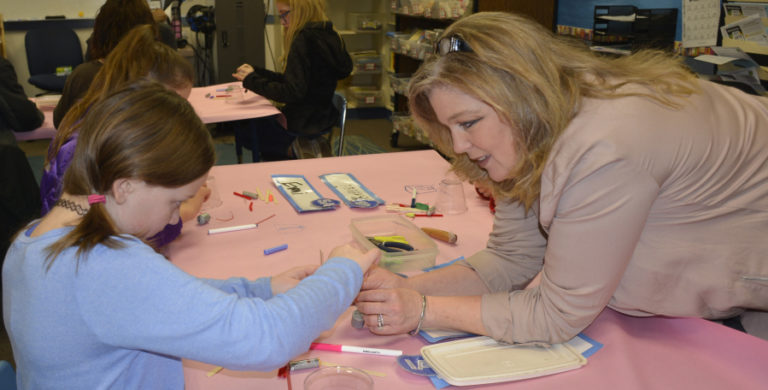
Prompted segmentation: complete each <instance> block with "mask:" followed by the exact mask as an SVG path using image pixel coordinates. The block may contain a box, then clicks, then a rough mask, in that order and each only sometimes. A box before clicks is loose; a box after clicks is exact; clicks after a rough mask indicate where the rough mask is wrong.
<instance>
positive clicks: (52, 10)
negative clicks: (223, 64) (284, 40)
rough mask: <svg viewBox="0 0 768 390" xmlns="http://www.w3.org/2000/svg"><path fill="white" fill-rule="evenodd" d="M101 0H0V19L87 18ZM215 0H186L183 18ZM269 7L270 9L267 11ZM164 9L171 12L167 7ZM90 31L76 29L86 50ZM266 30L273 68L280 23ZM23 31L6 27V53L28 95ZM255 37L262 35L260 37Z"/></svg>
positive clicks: (191, 37)
mask: <svg viewBox="0 0 768 390" xmlns="http://www.w3.org/2000/svg"><path fill="white" fill-rule="evenodd" d="M104 1H105V0H78V1H72V0H0V14H3V19H4V20H5V21H15V20H42V19H44V18H45V16H46V15H65V16H66V17H67V19H76V18H80V17H81V16H80V13H81V12H82V14H83V16H82V18H87V19H90V18H94V17H95V15H96V13H97V12H98V9H99V7H101V5H102V4H104ZM254 1H259V0H254ZM263 1H264V3H265V4H268V7H267V10H268V12H269V13H274V0H263ZM331 1H334V0H331ZM214 2H215V0H185V1H184V2H183V3H182V5H181V15H182V18H185V17H186V14H187V11H188V10H189V8H190V7H192V6H193V5H196V4H200V5H213V4H214ZM270 9H271V10H272V11H270ZM41 10H42V11H41ZM166 12H170V8H169V9H168V10H166ZM270 20H271V18H270ZM40 23H45V22H40ZM91 31H92V30H91V29H90V28H84V29H76V30H75V32H76V33H77V35H78V37H80V41H81V45H82V48H83V50H85V47H86V45H85V40H86V39H88V37H89V36H90V34H91ZM266 32H267V35H268V36H269V43H270V45H271V48H272V52H274V53H275V54H274V55H273V54H271V53H270V45H267V47H266V51H267V53H266V65H267V66H266V67H267V68H269V69H274V64H273V63H272V60H271V59H272V58H273V57H274V58H277V57H279V56H280V54H281V52H282V51H281V50H282V48H281V40H280V24H279V23H277V24H268V25H267V28H266ZM25 33H26V31H24V30H22V31H19V30H15V31H6V34H5V40H6V45H7V56H8V60H9V61H10V62H11V63H12V64H13V67H14V68H15V70H16V74H17V76H18V79H19V83H20V84H21V85H22V86H23V87H24V91H25V92H26V93H27V95H28V96H35V95H37V94H39V93H41V92H43V91H42V90H40V89H38V88H36V87H34V86H32V85H30V84H29V83H28V82H27V79H28V78H29V70H28V68H27V56H26V52H25V49H24V34H25ZM182 35H184V36H185V37H186V39H187V41H188V42H189V43H190V45H194V44H195V33H194V32H193V31H191V30H189V28H188V27H184V28H183V29H182ZM258 38H260V39H263V37H258ZM201 39H202V38H201Z"/></svg>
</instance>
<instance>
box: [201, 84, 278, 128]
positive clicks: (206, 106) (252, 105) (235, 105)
mask: <svg viewBox="0 0 768 390" xmlns="http://www.w3.org/2000/svg"><path fill="white" fill-rule="evenodd" d="M229 86H232V87H236V88H242V86H243V83H242V82H239V81H236V82H231V83H224V84H217V85H209V86H206V87H195V88H192V92H191V93H190V94H189V98H188V100H189V103H190V104H192V107H194V108H195V111H196V112H197V115H198V116H199V117H200V119H202V121H203V123H218V122H227V121H234V120H239V119H252V118H261V117H267V116H272V115H280V117H279V120H280V122H281V124H282V125H283V127H285V126H286V121H285V116H283V114H282V113H281V112H280V110H278V109H277V108H276V107H275V106H274V105H273V104H272V103H271V102H270V101H269V100H268V99H267V98H265V97H263V96H261V95H258V94H256V93H254V92H251V91H248V92H246V93H245V98H244V99H243V100H241V101H229V100H226V99H222V98H216V97H215V96H216V95H222V94H224V93H225V92H222V91H220V90H222V89H226V88H227V87H229ZM210 96H214V98H213V99H211V98H210Z"/></svg>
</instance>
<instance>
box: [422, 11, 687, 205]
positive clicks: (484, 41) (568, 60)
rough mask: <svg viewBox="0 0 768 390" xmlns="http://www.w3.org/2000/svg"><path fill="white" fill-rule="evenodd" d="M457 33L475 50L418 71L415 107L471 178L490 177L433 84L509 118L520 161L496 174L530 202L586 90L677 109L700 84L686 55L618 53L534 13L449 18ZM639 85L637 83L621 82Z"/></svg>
mask: <svg viewBox="0 0 768 390" xmlns="http://www.w3.org/2000/svg"><path fill="white" fill-rule="evenodd" d="M452 36H455V37H458V38H460V39H462V40H463V41H464V42H466V43H467V45H468V46H469V48H470V50H469V51H457V52H451V53H447V54H446V55H439V54H438V55H434V56H432V57H431V58H429V59H428V60H427V61H425V63H424V64H423V65H422V66H421V68H420V69H419V70H418V71H417V72H416V73H415V74H414V75H413V77H412V79H411V84H410V86H409V92H408V93H409V105H410V110H411V113H412V115H413V117H414V119H415V120H416V121H417V123H418V124H419V126H420V127H421V128H422V129H424V130H425V131H426V132H427V134H428V135H429V137H430V139H431V140H432V141H433V142H435V144H436V145H437V146H438V148H439V149H440V150H441V151H442V152H443V153H445V154H446V155H448V156H449V157H451V159H452V163H453V169H454V170H455V171H456V173H457V174H459V175H460V176H461V177H463V178H464V179H467V180H470V181H475V180H487V179H488V178H487V172H486V171H484V170H483V169H481V168H479V167H478V166H477V165H476V164H475V163H474V162H473V161H472V160H470V159H469V158H468V156H467V155H466V154H460V155H455V153H454V151H453V142H452V139H451V134H450V131H449V129H448V128H447V127H446V126H445V125H443V124H441V123H440V122H439V121H438V119H437V116H436V115H435V112H434V110H433V108H432V106H431V104H430V101H429V95H430V93H431V91H432V90H434V89H435V88H440V87H450V88H454V89H457V90H459V91H461V92H463V93H466V94H468V95H470V96H472V97H474V98H476V99H478V100H480V101H482V102H484V103H486V104H488V105H490V106H491V107H492V108H493V109H494V110H495V111H496V113H497V114H498V115H499V117H500V118H501V120H502V121H505V122H506V123H508V124H510V127H511V128H512V129H513V131H515V134H514V139H515V140H517V142H516V145H514V147H515V148H516V151H517V153H518V156H519V161H518V163H517V165H516V167H515V168H514V169H513V170H512V171H511V172H510V174H509V176H508V178H507V179H506V180H504V181H501V182H492V183H493V189H494V194H495V195H496V196H501V197H506V198H509V199H512V200H517V201H520V202H522V203H523V204H524V205H525V206H526V207H527V208H529V207H530V206H531V205H532V204H533V202H534V201H535V200H536V199H537V198H538V196H539V192H540V184H541V174H542V171H543V169H544V165H545V164H546V162H547V158H548V157H549V153H550V151H551V149H552V146H553V145H554V143H555V141H556V140H557V139H558V137H559V136H560V134H561V133H562V132H563V130H565V128H566V127H567V126H568V124H569V123H570V122H571V120H572V119H573V117H574V116H575V115H576V113H577V112H578V109H579V103H580V101H581V99H582V98H585V97H587V98H597V99H614V98H619V97H624V96H643V97H647V98H649V99H653V100H655V101H657V102H659V103H660V104H663V105H665V106H668V107H670V108H679V107H680V105H681V101H680V99H682V98H684V97H686V96H688V95H690V94H692V93H695V92H696V91H697V86H696V84H695V82H694V81H693V80H694V76H693V75H692V74H691V73H690V72H689V71H687V70H686V68H685V67H684V66H683V65H682V64H681V62H680V61H679V59H676V58H673V57H671V56H670V55H668V54H666V53H663V52H659V51H650V50H647V51H639V52H637V53H635V54H633V55H630V56H626V57H620V58H609V57H603V56H600V55H597V54H594V53H592V52H591V51H590V50H589V49H588V48H587V47H586V46H585V45H584V44H583V43H582V42H578V41H576V40H574V39H571V38H566V37H560V36H557V35H555V34H553V33H552V32H551V31H548V30H547V29H545V28H544V27H543V26H541V25H540V24H538V23H536V22H535V21H533V20H530V19H528V18H525V17H522V16H518V15H514V14H510V13H502V12H481V13H477V14H473V15H470V16H468V17H466V18H463V19H460V20H458V21H456V22H455V23H453V24H452V25H450V26H449V27H448V28H447V29H446V30H445V32H444V33H443V34H442V36H441V38H442V37H452ZM628 84H632V85H636V86H639V88H633V89H631V90H630V91H627V90H619V89H620V88H621V87H623V86H625V85H628Z"/></svg>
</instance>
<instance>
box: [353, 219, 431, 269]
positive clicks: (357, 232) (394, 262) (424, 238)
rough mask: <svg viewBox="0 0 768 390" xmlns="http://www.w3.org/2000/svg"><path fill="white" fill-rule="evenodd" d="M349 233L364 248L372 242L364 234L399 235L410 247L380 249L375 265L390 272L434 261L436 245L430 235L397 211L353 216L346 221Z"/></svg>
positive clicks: (429, 263)
mask: <svg viewBox="0 0 768 390" xmlns="http://www.w3.org/2000/svg"><path fill="white" fill-rule="evenodd" d="M349 229H350V230H352V235H353V236H354V237H355V239H356V240H357V241H358V242H359V243H360V245H362V246H363V247H364V248H366V249H373V248H376V246H375V245H374V244H373V243H371V242H370V241H369V240H368V237H376V236H402V237H404V238H405V240H406V241H407V242H408V244H409V245H411V246H412V247H413V249H414V250H413V251H403V252H382V253H381V259H380V260H379V266H381V267H383V268H386V269H388V270H390V271H392V272H406V271H417V270H421V269H424V268H428V267H432V266H434V265H435V258H436V257H437V245H436V244H435V241H433V240H432V238H431V237H429V236H428V235H426V233H424V232H423V231H421V229H420V228H419V227H418V226H416V225H414V224H413V223H412V222H411V221H409V220H407V219H405V218H403V217H402V216H400V215H392V214H390V215H379V216H373V217H363V218H354V219H352V222H351V223H350V225H349Z"/></svg>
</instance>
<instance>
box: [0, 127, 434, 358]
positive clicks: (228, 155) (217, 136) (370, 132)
mask: <svg viewBox="0 0 768 390" xmlns="http://www.w3.org/2000/svg"><path fill="white" fill-rule="evenodd" d="M211 130H212V134H213V135H214V141H215V142H216V149H217V154H218V156H219V159H218V162H217V164H219V165H221V164H234V163H236V160H235V153H234V136H233V135H232V134H231V133H228V132H227V131H226V130H221V129H219V128H213V127H212V128H211ZM391 134H392V122H390V121H389V120H388V119H352V120H348V121H347V124H346V135H345V140H348V142H345V148H344V150H345V154H359V153H384V152H399V151H407V150H418V149H425V148H426V147H425V146H424V144H422V143H420V142H418V141H416V140H414V139H412V138H410V137H408V136H405V135H402V134H401V135H400V136H399V137H398V142H397V145H396V146H392V145H391V142H390V141H391ZM19 146H20V147H21V149H22V150H24V152H25V153H26V154H27V158H28V159H29V161H30V165H32V168H33V171H35V175H36V176H37V179H38V182H39V180H40V177H39V171H41V170H42V163H43V159H44V156H45V153H46V150H47V149H48V141H47V140H37V141H26V142H22V143H20V144H19ZM243 157H244V161H251V158H250V155H244V156H243ZM0 360H7V361H10V362H11V363H12V364H13V365H14V367H15V366H16V363H15V361H14V359H13V351H12V350H11V344H10V341H9V340H8V335H7V334H6V332H5V329H4V328H3V329H2V331H0Z"/></svg>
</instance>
